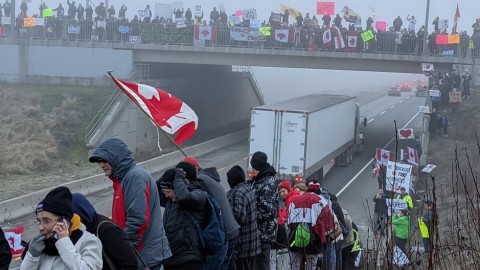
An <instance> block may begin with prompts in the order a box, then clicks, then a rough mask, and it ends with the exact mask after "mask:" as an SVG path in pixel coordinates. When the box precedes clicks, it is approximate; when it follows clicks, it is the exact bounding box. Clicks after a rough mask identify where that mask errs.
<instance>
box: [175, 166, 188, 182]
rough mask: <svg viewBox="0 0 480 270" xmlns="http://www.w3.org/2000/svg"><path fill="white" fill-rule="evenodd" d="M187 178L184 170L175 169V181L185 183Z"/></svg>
mask: <svg viewBox="0 0 480 270" xmlns="http://www.w3.org/2000/svg"><path fill="white" fill-rule="evenodd" d="M186 178H187V173H185V171H184V170H182V169H181V168H175V180H176V179H180V180H182V181H185V179H186Z"/></svg>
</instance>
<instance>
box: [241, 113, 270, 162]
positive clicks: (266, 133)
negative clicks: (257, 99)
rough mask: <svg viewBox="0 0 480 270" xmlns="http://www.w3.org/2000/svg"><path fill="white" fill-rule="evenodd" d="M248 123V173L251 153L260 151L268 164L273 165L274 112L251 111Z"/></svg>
mask: <svg viewBox="0 0 480 270" xmlns="http://www.w3.org/2000/svg"><path fill="white" fill-rule="evenodd" d="M251 117H252V118H251V121H250V147H249V152H248V153H249V155H248V165H247V167H248V168H249V171H250V169H251V166H250V159H251V158H252V155H253V153H255V152H257V151H262V152H264V153H265V154H267V156H268V162H270V163H271V164H273V156H274V149H275V138H274V136H275V122H276V121H275V112H274V111H271V110H257V109H255V110H252V116H251Z"/></svg>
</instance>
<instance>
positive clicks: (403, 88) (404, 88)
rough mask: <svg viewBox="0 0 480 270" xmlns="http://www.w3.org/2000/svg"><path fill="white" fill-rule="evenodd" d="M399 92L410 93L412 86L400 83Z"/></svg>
mask: <svg viewBox="0 0 480 270" xmlns="http://www.w3.org/2000/svg"><path fill="white" fill-rule="evenodd" d="M400 91H402V92H411V91H412V85H411V84H408V83H402V84H401V85H400Z"/></svg>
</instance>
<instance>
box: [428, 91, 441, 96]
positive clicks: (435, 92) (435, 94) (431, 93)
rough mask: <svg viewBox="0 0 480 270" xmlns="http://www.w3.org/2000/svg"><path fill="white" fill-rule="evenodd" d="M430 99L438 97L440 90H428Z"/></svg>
mask: <svg viewBox="0 0 480 270" xmlns="http://www.w3.org/2000/svg"><path fill="white" fill-rule="evenodd" d="M428 93H429V94H430V96H431V97H440V90H428Z"/></svg>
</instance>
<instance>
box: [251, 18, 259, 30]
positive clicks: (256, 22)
mask: <svg viewBox="0 0 480 270" xmlns="http://www.w3.org/2000/svg"><path fill="white" fill-rule="evenodd" d="M260 25H262V21H261V20H258V19H254V20H250V27H251V28H260Z"/></svg>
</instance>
